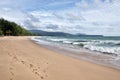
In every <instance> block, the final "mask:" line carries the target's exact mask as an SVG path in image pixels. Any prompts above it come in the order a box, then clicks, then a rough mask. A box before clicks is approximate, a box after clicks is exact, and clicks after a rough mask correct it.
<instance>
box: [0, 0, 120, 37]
mask: <svg viewBox="0 0 120 80" xmlns="http://www.w3.org/2000/svg"><path fill="white" fill-rule="evenodd" d="M28 2H29V4H28ZM14 4H15V5H14ZM70 4H71V5H70ZM65 5H67V6H65ZM58 7H59V8H58ZM60 7H61V8H60ZM0 9H1V10H0V17H3V18H5V19H8V20H10V21H14V22H16V23H18V24H20V25H22V26H24V27H25V28H26V29H41V30H46V31H60V32H61V31H63V32H68V33H73V34H75V33H86V34H102V35H120V33H119V32H120V29H119V27H120V24H119V23H120V14H119V13H120V0H74V1H73V0H61V1H54V0H46V1H44V0H35V1H33V0H24V1H23V0H17V1H16V0H13V1H12V2H11V1H10V0H5V1H1V3H0ZM57 9H58V10H57Z"/></svg>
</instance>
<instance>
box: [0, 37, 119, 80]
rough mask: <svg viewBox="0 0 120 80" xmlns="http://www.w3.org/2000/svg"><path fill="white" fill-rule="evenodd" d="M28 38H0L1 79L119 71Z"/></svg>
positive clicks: (100, 77)
mask: <svg viewBox="0 0 120 80" xmlns="http://www.w3.org/2000/svg"><path fill="white" fill-rule="evenodd" d="M28 38H30V37H6V38H2V37H0V44H1V45H0V79H1V80H14V79H15V80H119V79H120V70H117V69H114V68H110V67H105V66H101V65H98V64H95V63H91V62H88V61H84V60H80V59H79V60H78V59H75V58H72V57H69V56H66V55H63V54H59V52H55V51H53V50H49V49H47V48H45V47H43V46H40V45H38V44H36V43H34V42H32V41H31V40H29V39H28ZM4 75H6V77H5V76H4Z"/></svg>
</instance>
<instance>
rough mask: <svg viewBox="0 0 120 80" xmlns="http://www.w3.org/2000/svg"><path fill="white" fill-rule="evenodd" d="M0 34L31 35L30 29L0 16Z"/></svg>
mask: <svg viewBox="0 0 120 80" xmlns="http://www.w3.org/2000/svg"><path fill="white" fill-rule="evenodd" d="M0 35H2V36H30V35H33V34H32V33H31V32H30V31H28V30H26V29H24V28H23V27H21V26H20V25H18V24H16V23H15V22H10V21H8V20H5V19H3V18H0Z"/></svg>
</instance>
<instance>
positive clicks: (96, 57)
mask: <svg viewBox="0 0 120 80" xmlns="http://www.w3.org/2000/svg"><path fill="white" fill-rule="evenodd" d="M30 40H31V41H32V42H33V43H35V44H37V45H39V46H42V47H44V48H47V49H49V50H52V51H55V52H56V53H59V54H63V55H66V56H69V57H72V58H75V59H78V60H84V61H88V62H91V63H94V64H98V65H101V66H105V67H110V68H114V69H118V70H120V63H119V62H118V63H116V60H115V58H116V56H112V55H108V54H103V53H101V52H95V51H90V50H87V49H84V48H79V49H76V48H71V47H68V45H66V46H65V45H64V46H62V44H60V45H58V44H59V43H58V44H54V43H53V44H52V42H47V41H43V40H41V41H40V42H39V41H35V40H34V39H33V40H32V39H30ZM51 44H52V45H51ZM113 63H114V64H113ZM115 63H116V64H117V65H116V64H115Z"/></svg>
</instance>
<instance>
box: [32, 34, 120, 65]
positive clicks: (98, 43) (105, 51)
mask: <svg viewBox="0 0 120 80" xmlns="http://www.w3.org/2000/svg"><path fill="white" fill-rule="evenodd" d="M32 40H34V41H37V42H38V43H43V44H50V45H52V46H53V45H55V46H57V47H61V46H62V47H63V48H66V49H68V48H69V50H70V49H71V50H72V49H74V50H76V51H81V49H83V50H85V51H88V52H90V51H92V53H94V54H97V53H99V54H101V55H102V57H104V55H105V56H106V55H109V56H111V58H109V60H111V62H110V61H109V60H107V63H110V64H112V65H114V66H116V65H117V66H118V67H120V37H108V36H106V37H97V36H96V37H85V36H82V37H76V36H75V37H74V36H72V37H69V36H68V37H60V36H42V37H34V38H33V39H32ZM41 41H42V42H41ZM83 50H82V51H83ZM101 55H100V56H101ZM77 57H78V56H77ZM84 57H85V56H84ZM98 57H99V56H98ZM104 58H105V57H104ZM101 59H103V58H101ZM106 59H108V58H106ZM106 59H104V61H105V60H106Z"/></svg>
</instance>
